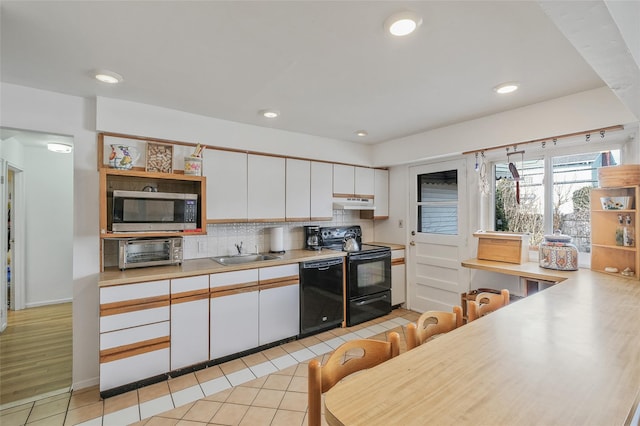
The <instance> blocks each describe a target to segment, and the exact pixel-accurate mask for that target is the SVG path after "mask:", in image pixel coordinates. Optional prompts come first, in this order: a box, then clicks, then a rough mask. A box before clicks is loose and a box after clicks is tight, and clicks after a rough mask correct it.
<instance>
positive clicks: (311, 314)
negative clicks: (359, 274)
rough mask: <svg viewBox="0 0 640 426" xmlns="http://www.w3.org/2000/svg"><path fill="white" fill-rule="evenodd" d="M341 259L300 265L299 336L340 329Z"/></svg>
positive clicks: (341, 301)
mask: <svg viewBox="0 0 640 426" xmlns="http://www.w3.org/2000/svg"><path fill="white" fill-rule="evenodd" d="M343 266H344V258H342V257H340V258H335V259H324V260H314V261H310V262H302V263H300V336H308V335H311V334H315V333H319V332H321V331H324V330H329V329H331V328H336V327H338V326H340V324H341V323H342V320H343V312H344V289H343V282H344V268H343Z"/></svg>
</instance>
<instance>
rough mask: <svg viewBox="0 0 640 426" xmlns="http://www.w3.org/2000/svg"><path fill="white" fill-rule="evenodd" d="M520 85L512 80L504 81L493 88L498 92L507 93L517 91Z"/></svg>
mask: <svg viewBox="0 0 640 426" xmlns="http://www.w3.org/2000/svg"><path fill="white" fill-rule="evenodd" d="M518 87H520V85H519V84H518V83H515V82H510V83H502V84H501V85H499V86H496V87H494V88H493V90H495V91H496V93H499V94H501V95H504V94H507V93H512V92H515V91H516V90H518Z"/></svg>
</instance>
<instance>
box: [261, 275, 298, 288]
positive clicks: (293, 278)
mask: <svg viewBox="0 0 640 426" xmlns="http://www.w3.org/2000/svg"><path fill="white" fill-rule="evenodd" d="M299 282H300V277H298V275H289V276H286V277H278V278H270V279H268V280H260V287H262V286H265V285H271V284H278V283H286V284H285V285H290V284H297V283H299Z"/></svg>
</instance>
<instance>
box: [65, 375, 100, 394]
mask: <svg viewBox="0 0 640 426" xmlns="http://www.w3.org/2000/svg"><path fill="white" fill-rule="evenodd" d="M99 384H100V377H93V378H91V379H87V380H81V381H79V382H74V383H73V384H72V385H71V389H72V390H74V391H78V390H81V389H85V388H90V387H91V386H98V385H99Z"/></svg>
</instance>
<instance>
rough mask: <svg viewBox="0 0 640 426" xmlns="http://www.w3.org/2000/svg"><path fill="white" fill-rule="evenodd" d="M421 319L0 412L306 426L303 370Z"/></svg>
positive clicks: (401, 319)
mask: <svg viewBox="0 0 640 426" xmlns="http://www.w3.org/2000/svg"><path fill="white" fill-rule="evenodd" d="M418 316H419V314H418V313H416V312H411V311H407V310H405V309H395V310H393V311H392V312H391V313H390V314H389V315H386V316H384V317H381V318H377V319H375V320H372V321H368V322H366V323H363V324H359V325H357V326H354V327H349V328H336V329H333V330H330V331H326V332H324V333H321V334H317V335H315V336H311V337H306V338H304V339H301V340H295V341H292V342H288V343H285V344H283V345H280V346H276V347H273V348H270V349H267V350H264V351H262V352H258V353H255V354H252V355H248V356H245V357H243V358H238V359H235V360H232V361H229V362H226V363H224V364H219V365H215V366H212V367H208V368H206V369H203V370H199V371H196V372H194V373H190V374H186V375H183V376H179V377H175V378H170V379H169V380H167V381H164V382H160V383H156V384H154V385H150V386H146V387H142V388H139V389H137V390H133V391H130V392H127V393H124V394H121V395H117V396H114V397H111V398H107V399H104V400H103V399H101V398H100V395H99V392H98V388H97V386H96V387H92V388H88V389H82V390H79V391H75V392H63V393H61V394H58V395H53V396H48V397H46V398H43V399H39V400H37V401H34V402H29V403H25V404H20V405H16V406H12V407H11V408H4V409H2V410H1V411H0V423H1V424H2V425H3V426H14V425H25V424H27V425H47V426H63V425H64V426H66V425H87V426H94V425H95V426H111V425H114V426H122V425H127V424H135V425H145V426H156V425H193V426H195V425H252V426H253V425H272V426H277V425H286V426H291V425H305V424H307V419H306V413H307V364H308V362H309V361H310V360H311V359H314V358H316V359H322V358H324V357H325V356H327V354H329V353H330V352H331V351H332V350H333V349H335V348H336V347H338V346H339V345H340V344H342V343H344V342H345V341H349V340H353V339H360V338H373V339H379V340H386V338H387V337H386V336H387V333H389V332H391V331H397V332H398V333H400V336H401V337H400V340H401V346H400V352H401V353H402V352H404V351H405V350H406V345H405V338H404V330H405V328H404V327H403V326H404V325H406V324H408V323H409V322H410V321H413V322H415V321H416V320H417V318H418Z"/></svg>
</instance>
